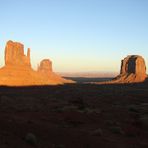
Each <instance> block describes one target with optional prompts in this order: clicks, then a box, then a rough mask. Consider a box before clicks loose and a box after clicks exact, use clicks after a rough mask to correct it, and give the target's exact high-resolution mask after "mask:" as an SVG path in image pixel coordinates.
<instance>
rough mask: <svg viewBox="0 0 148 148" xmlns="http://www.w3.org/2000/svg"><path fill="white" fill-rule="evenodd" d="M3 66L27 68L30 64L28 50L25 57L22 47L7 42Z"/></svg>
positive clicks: (18, 44) (16, 43) (19, 44)
mask: <svg viewBox="0 0 148 148" xmlns="http://www.w3.org/2000/svg"><path fill="white" fill-rule="evenodd" d="M5 65H6V66H20V67H22V66H25V67H26V66H28V67H31V64H30V49H29V48H28V51H27V56H26V55H25V54H24V45H23V44H21V43H18V42H13V41H8V42H7V44H6V47H5Z"/></svg>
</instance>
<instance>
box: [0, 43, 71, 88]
mask: <svg viewBox="0 0 148 148" xmlns="http://www.w3.org/2000/svg"><path fill="white" fill-rule="evenodd" d="M64 83H74V81H72V80H67V79H64V78H62V77H61V76H59V75H57V74H55V73H54V72H53V71H52V62H51V61H50V60H49V59H44V60H42V61H41V62H40V65H39V67H38V69H37V71H35V70H33V69H32V67H31V59H30V49H29V48H28V50H27V55H25V54H24V45H23V44H21V43H18V42H13V41H8V42H7V44H6V47H5V66H4V67H2V68H0V85H6V86H31V85H58V84H64Z"/></svg>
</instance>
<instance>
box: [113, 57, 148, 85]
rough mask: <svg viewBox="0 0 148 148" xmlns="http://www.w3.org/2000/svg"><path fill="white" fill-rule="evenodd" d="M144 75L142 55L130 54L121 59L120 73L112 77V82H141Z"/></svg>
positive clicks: (144, 77)
mask: <svg viewBox="0 0 148 148" xmlns="http://www.w3.org/2000/svg"><path fill="white" fill-rule="evenodd" d="M146 77H147V75H146V66H145V61H144V59H143V57H141V56H139V55H131V56H127V57H126V58H124V59H123V60H122V61H121V70H120V75H118V76H117V77H116V78H115V79H114V82H119V83H132V82H142V81H144V80H145V79H146Z"/></svg>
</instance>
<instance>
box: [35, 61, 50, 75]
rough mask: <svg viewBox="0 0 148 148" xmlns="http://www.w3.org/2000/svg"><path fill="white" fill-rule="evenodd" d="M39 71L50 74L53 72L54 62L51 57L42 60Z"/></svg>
mask: <svg viewBox="0 0 148 148" xmlns="http://www.w3.org/2000/svg"><path fill="white" fill-rule="evenodd" d="M38 72H40V73H43V74H50V73H51V72H52V62H51V61H50V60H49V59H44V60H42V61H41V62H40V65H39V67H38Z"/></svg>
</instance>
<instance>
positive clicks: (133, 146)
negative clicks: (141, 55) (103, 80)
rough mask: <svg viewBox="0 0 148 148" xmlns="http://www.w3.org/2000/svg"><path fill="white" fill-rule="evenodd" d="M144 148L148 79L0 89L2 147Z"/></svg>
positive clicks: (147, 137) (147, 127)
mask: <svg viewBox="0 0 148 148" xmlns="http://www.w3.org/2000/svg"><path fill="white" fill-rule="evenodd" d="M33 147H35V148H148V82H144V83H141V84H140V83H139V84H127V85H93V84H81V83H80V84H73V85H61V86H38V87H4V86H1V87H0V148H33Z"/></svg>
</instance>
